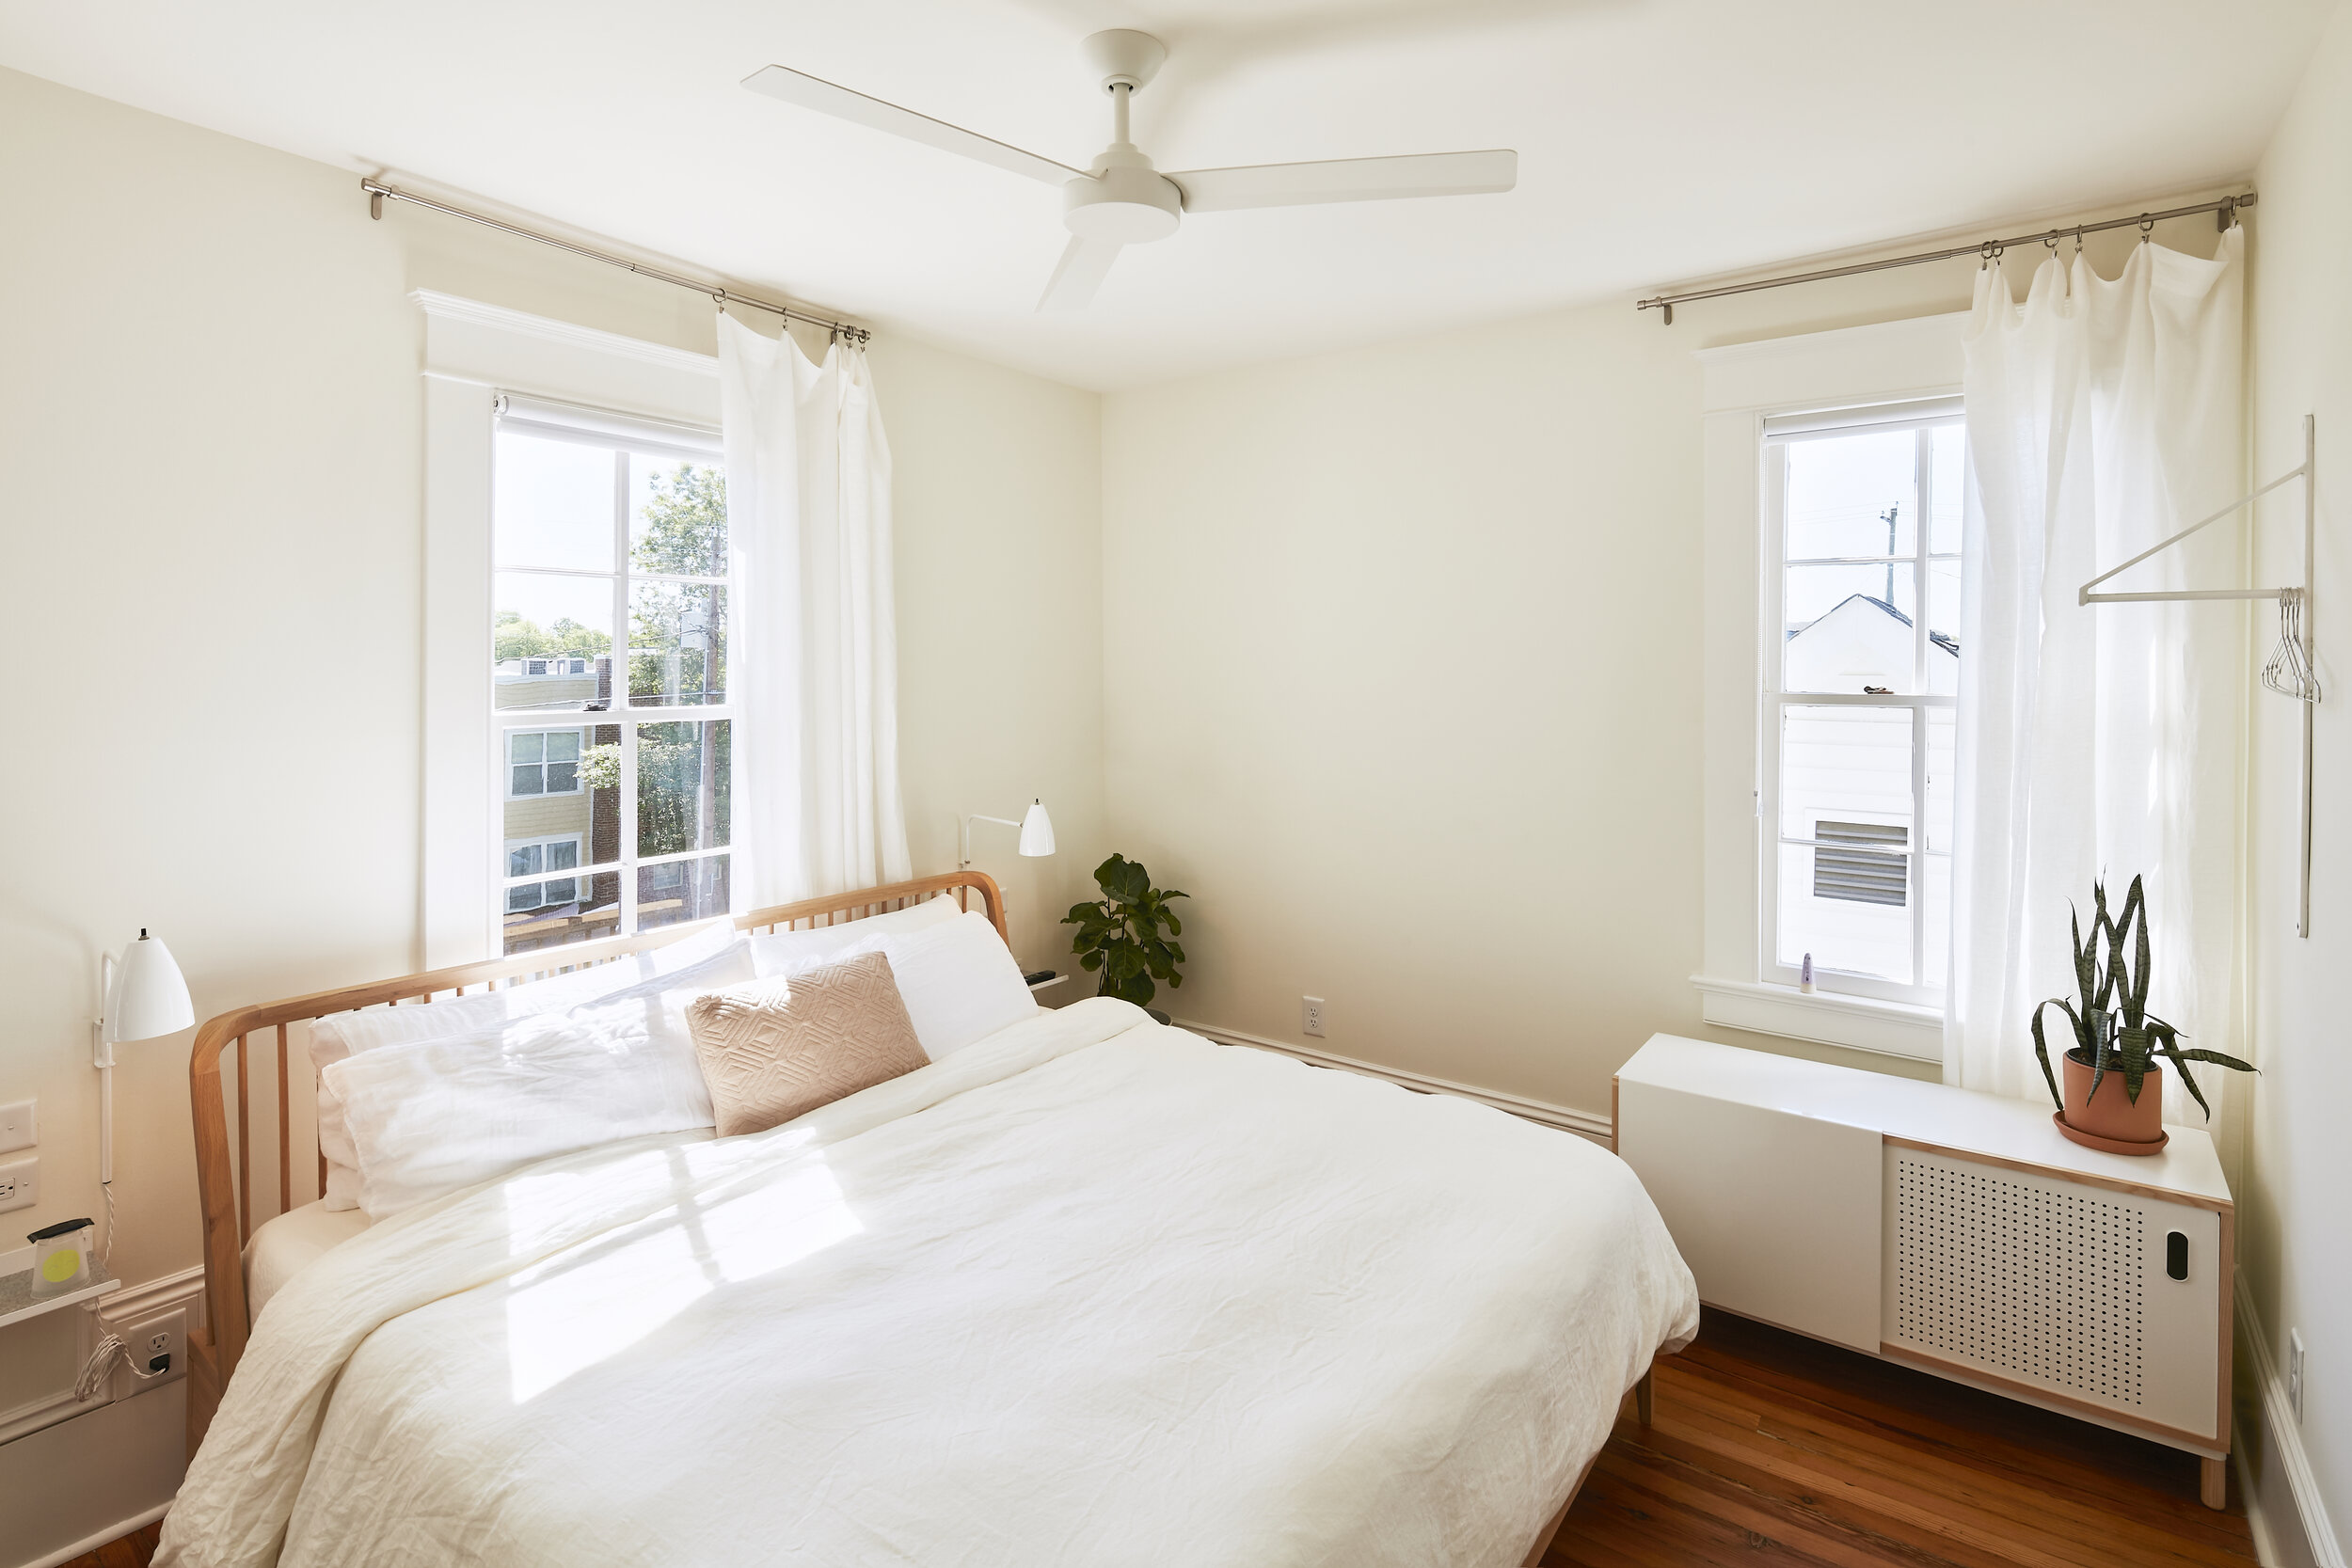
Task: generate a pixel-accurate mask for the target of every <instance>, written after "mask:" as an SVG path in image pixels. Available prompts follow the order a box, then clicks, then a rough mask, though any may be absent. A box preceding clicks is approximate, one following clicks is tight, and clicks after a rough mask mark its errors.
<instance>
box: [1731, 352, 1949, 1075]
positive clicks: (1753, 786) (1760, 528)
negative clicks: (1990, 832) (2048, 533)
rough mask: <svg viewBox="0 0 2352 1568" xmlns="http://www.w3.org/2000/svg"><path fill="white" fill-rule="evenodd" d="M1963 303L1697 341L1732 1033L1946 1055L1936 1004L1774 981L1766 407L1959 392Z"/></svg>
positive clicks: (1774, 411) (1777, 410)
mask: <svg viewBox="0 0 2352 1568" xmlns="http://www.w3.org/2000/svg"><path fill="white" fill-rule="evenodd" d="M1967 319H1968V318H1967V315H1966V313H1965V312H1964V311H1963V312H1954V313H1952V314H1949V315H1941V316H1923V317H1916V318H1914V319H1912V320H1909V321H1899V322H1884V323H1881V324H1878V325H1870V326H1854V327H1845V328H1841V329H1839V330H1837V331H1834V332H1816V333H1808V334H1805V335H1804V336H1801V337H1792V338H1778V339H1772V340H1768V341H1762V342H1754V343H1734V344H1730V345H1726V346H1724V347H1721V348H1709V349H1701V350H1699V351H1698V354H1697V356H1696V357H1697V359H1698V361H1699V365H1700V372H1701V378H1702V388H1703V389H1702V398H1701V411H1702V416H1703V417H1702V457H1701V461H1702V471H1703V476H1704V490H1705V513H1704V519H1705V533H1704V547H1703V549H1702V552H1701V555H1702V560H1703V562H1704V565H1703V567H1702V571H1701V583H1700V593H1701V608H1700V614H1699V621H1700V625H1701V626H1702V628H1703V630H1702V638H1703V643H1704V655H1703V668H1704V687H1705V692H1704V711H1705V719H1704V724H1705V734H1706V749H1705V758H1706V761H1705V773H1704V784H1703V812H1704V819H1705V825H1704V841H1705V847H1704V865H1705V937H1704V942H1703V947H1702V958H1701V963H1700V972H1699V973H1698V974H1695V975H1693V976H1692V984H1693V985H1695V986H1696V987H1697V988H1698V991H1699V997H1700V1015H1701V1017H1703V1018H1704V1019H1705V1020H1706V1022H1709V1023H1714V1024H1720V1025H1722V1026H1724V1027H1726V1028H1735V1029H1750V1030H1755V1031H1756V1032H1758V1033H1762V1034H1771V1035H1783V1036H1787V1037H1791V1038H1795V1039H1805V1040H1819V1041H1823V1042H1826V1043H1829V1044H1833V1045H1842V1046H1848V1047H1851V1048H1853V1049H1855V1050H1860V1051H1873V1052H1879V1053H1883V1054H1886V1055H1893V1056H1905V1057H1911V1058H1914V1059H1916V1060H1926V1061H1935V1060H1939V1059H1941V1057H1942V1055H1943V1037H1944V1020H1943V1014H1942V1012H1941V1011H1940V1010H1939V1009H1936V1008H1932V1007H1925V1006H1917V1005H1915V1004H1912V1003H1907V1002H1897V1001H1885V1000H1880V999H1877V998H1872V997H1863V996H1853V995H1846V994H1839V993H1833V992H1826V991H1820V990H1817V991H1814V992H1812V993H1811V994H1809V995H1808V994H1806V993H1805V992H1804V991H1801V990H1798V989H1797V988H1796V987H1794V986H1789V985H1781V984H1775V983H1773V982H1772V980H1770V979H1769V978H1768V975H1769V970H1768V966H1767V962H1766V959H1767V955H1766V954H1765V952H1764V949H1763V935H1764V928H1765V926H1764V920H1763V905H1762V897H1763V892H1764V888H1765V886H1766V885H1767V884H1766V878H1765V871H1764V857H1765V855H1766V854H1767V853H1768V852H1771V851H1772V849H1773V848H1774V847H1775V845H1774V843H1773V841H1774V840H1775V839H1776V837H1777V834H1773V833H1768V832H1767V829H1769V828H1770V827H1772V824H1770V823H1768V822H1766V821H1765V820H1764V818H1763V816H1761V815H1760V811H1759V802H1760V800H1761V798H1762V790H1763V781H1764V771H1763V770H1764V768H1765V765H1766V752H1765V750H1764V747H1765V743H1766V739H1767V737H1766V736H1764V734H1763V726H1762V711H1763V707H1762V705H1761V704H1760V703H1759V702H1758V701H1757V694H1758V693H1759V692H1760V691H1761V690H1762V689H1763V664H1762V660H1763V657H1764V641H1763V626H1764V625H1765V621H1764V610H1765V605H1764V599H1765V596H1766V591H1767V590H1766V584H1767V582H1768V580H1769V578H1768V576H1767V565H1768V563H1767V562H1766V560H1765V545H1766V539H1765V528H1764V516H1763V505H1762V501H1763V488H1762V485H1763V434H1764V420H1765V419H1766V417H1767V416H1775V415H1776V416H1787V415H1789V414H1791V413H1798V412H1803V411H1804V410H1807V409H1823V410H1827V409H1838V408H1852V407H1857V406H1860V405H1862V404H1870V403H1905V402H1913V401H1917V400H1922V399H1928V398H1936V397H1949V396H1952V395H1954V394H1955V393H1957V392H1958V391H1959V390H1960V379H1961V359H1962V352H1961V332H1962V329H1963V327H1964V325H1966V323H1967Z"/></svg>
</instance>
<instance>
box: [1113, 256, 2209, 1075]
mask: <svg viewBox="0 0 2352 1568" xmlns="http://www.w3.org/2000/svg"><path fill="white" fill-rule="evenodd" d="M2086 215H2092V216H2095V215H2098V214H2086ZM2042 221H2043V222H2046V221H2048V220H2047V219H2046V218H2045V219H2042ZM2029 227H2031V225H2030V224H2020V225H2018V228H2029ZM2008 231H2010V232H2015V231H2017V230H2015V229H2012V230H2008ZM2163 237H2164V239H2165V241H2166V243H2168V244H2171V245H2178V246H2180V247H2182V248H2185V249H2190V250H2200V251H2209V250H2210V248H2211V246H2212V244H2213V241H2214V230H2213V227H2212V225H2211V223H2210V221H2209V220H2208V221H2203V222H2191V223H2180V224H2174V225H2170V226H2168V229H2167V230H2166V232H2165V234H2164V236H2163ZM2132 239H2133V236H2132V235H2131V234H2130V233H2129V232H2128V231H2126V232H2125V233H2122V234H2119V235H2107V236H2096V237H2094V238H2093V240H2092V258H2093V261H2094V262H2095V263H2097V264H2099V265H2101V267H2102V270H2103V271H2106V272H2107V273H2110V274H2111V273H2112V272H2114V271H2115V270H2116V268H2117V267H2118V266H2120V264H2121V259H2122V252H2123V251H2124V249H2126V248H2127V247H2128V245H2130V244H2131V243H2132ZM1906 248H1911V247H1906ZM1970 284H1971V269H1970V268H1969V266H1968V265H1967V264H1966V263H1965V262H1957V263H1947V264H1944V265H1939V266H1927V267H1918V268H1912V269H1904V270H1900V271H1892V272H1887V273H1881V274H1876V275H1871V276H1867V277H1854V278H1850V279H1846V280H1843V281H1841V282H1839V283H1836V284H1834V285H1829V286H1816V287H1807V288H1792V289H1788V290H1785V291H1778V292H1774V293H1764V294H1756V295H1750V296H1745V297H1743V298H1736V299H1724V300H1717V301H1711V302H1708V303H1705V304H1699V305H1692V306H1687V307H1685V308H1684V309H1682V310H1681V311H1680V312H1679V319H1678V320H1677V323H1676V325H1673V326H1671V327H1667V326H1664V325H1661V322H1660V320H1659V317H1658V314H1657V312H1655V311H1650V312H1645V313H1642V314H1639V315H1637V314H1636V312H1635V311H1634V310H1633V309H1632V308H1631V305H1630V302H1622V301H1621V302H1613V303H1610V304H1606V305H1601V306H1595V307H1592V308H1590V309H1578V310H1565V311H1559V312H1554V313H1551V314H1547V315H1541V316H1534V317H1530V318H1526V319H1523V320H1518V321H1511V322H1505V323H1501V324H1498V325H1491V326H1486V327H1481V328H1477V329H1473V330H1469V331H1462V332H1454V333H1450V334H1447V335H1445V336H1442V337H1429V338H1422V339H1418V340H1413V341H1400V342H1393V343H1388V344H1383V345H1379V346H1376V347H1372V348H1366V349H1360V350H1356V351H1351V352H1346V353H1338V354H1330V355H1324V356H1316V357H1312V358H1306V359H1298V360H1292V361H1287V362H1283V363H1279V364H1270V365H1263V366H1255V367H1249V368H1246V369H1240V370H1233V371H1229V372H1219V373H1216V374H1210V375H1203V376H1200V377H1196V378H1192V379H1189V380H1185V381H1181V382H1177V383H1172V384H1169V385H1165V386H1160V387H1153V388H1143V389H1139V390H1135V391H1125V392H1117V393H1113V394H1110V395H1109V396H1107V397H1106V398H1105V399H1104V415H1103V431H1104V459H1103V472H1104V555H1103V569H1104V704H1105V707H1104V745H1105V753H1104V787H1105V800H1107V801H1108V803H1109V809H1110V829H1111V836H1112V839H1113V841H1114V844H1115V847H1118V848H1120V849H1121V850H1124V851H1125V852H1127V853H1129V854H1131V855H1135V856H1138V857H1140V858H1141V859H1142V860H1143V861H1144V862H1145V863H1147V864H1148V865H1149V866H1150V867H1151V868H1152V873H1153V876H1154V878H1155V879H1156V880H1158V881H1159V882H1160V883H1161V884H1162V885H1171V884H1172V885H1174V886H1178V887H1181V888H1184V890H1185V891H1186V892H1188V893H1190V894H1191V895H1193V903H1192V904H1191V905H1190V906H1189V907H1188V908H1186V926H1185V931H1184V944H1185V946H1186V948H1187V950H1188V952H1189V954H1190V956H1191V958H1192V963H1191V966H1190V971H1189V976H1188V980H1187V983H1186V985H1185V987H1184V990H1182V991H1181V992H1179V993H1177V994H1176V995H1175V997H1174V998H1173V999H1172V1000H1170V1001H1168V1004H1167V1005H1168V1006H1169V1008H1170V1010H1171V1011H1173V1012H1174V1013H1175V1014H1176V1016H1178V1017H1179V1018H1185V1019H1192V1020H1197V1021H1200V1022H1204V1023H1209V1024H1213V1025H1217V1026H1221V1027H1224V1028H1227V1029H1231V1030H1234V1031H1238V1032H1240V1033H1244V1034H1249V1035H1255V1036H1259V1037H1267V1038H1272V1039H1277V1040H1281V1041H1287V1042H1293V1043H1302V1042H1304V1040H1305V1037H1304V1036H1302V1034H1301V1033H1300V1029H1299V1022H1300V1019H1299V998H1300V997H1301V996H1302V995H1315V996H1320V997H1323V998H1324V999H1325V1000H1326V1001H1327V1019H1328V1030H1327V1037H1325V1038H1324V1039H1323V1040H1321V1041H1319V1042H1314V1043H1316V1044H1317V1045H1319V1046H1320V1047H1321V1048H1322V1049H1325V1050H1327V1051H1329V1052H1331V1053H1336V1054H1340V1055H1344V1056H1351V1057H1355V1058H1358V1059H1360V1060H1367V1061H1372V1062H1376V1063H1379V1064H1381V1065H1384V1066H1389V1067H1394V1068H1400V1069H1406V1070H1407V1071H1411V1072H1417V1073H1421V1074H1424V1075H1427V1076H1433V1077H1438V1078H1447V1079H1453V1080H1456V1081H1459V1082H1466V1083H1470V1084H1473V1085H1480V1086H1483V1087H1486V1088H1491V1089H1499V1090H1502V1091H1504V1092H1507V1093H1511V1094H1516V1095H1520V1096H1525V1097H1529V1098H1533V1099H1535V1100H1540V1101H1549V1102H1551V1103H1554V1104H1560V1105H1565V1106H1567V1107H1570V1108H1572V1109H1576V1110H1581V1111H1585V1112H1597V1113H1599V1114H1601V1115H1603V1116H1605V1115H1606V1114H1607V1112H1608V1109H1609V1102H1610V1101H1609V1080H1610V1076H1611V1074H1612V1073H1613V1071H1614V1070H1615V1069H1616V1067H1617V1065H1618V1064H1619V1063H1621V1062H1623V1061H1624V1060H1625V1059H1626V1058H1627V1057H1628V1056H1629V1055H1630V1054H1632V1053H1633V1051H1634V1050H1635V1049H1636V1048H1637V1047H1639V1046H1640V1044H1641V1043H1642V1041H1643V1040H1644V1039H1645V1038H1646V1037H1648V1036H1649V1035H1650V1034H1652V1033H1653V1032H1656V1031H1659V1030H1669V1031H1674V1032H1677V1033H1682V1034H1688V1035H1693V1036H1697V1037H1706V1038H1715V1039H1723V1040H1727V1041H1732V1042H1735V1043H1741V1044H1748V1045H1754V1046H1758V1047H1760V1048H1763V1049H1767V1050H1774V1051H1782V1052H1790V1053H1800V1054H1804V1055H1810V1056H1815V1057H1818V1058H1820V1059H1825V1060H1836V1061H1844V1062H1847V1063H1850V1064H1853V1065H1861V1066H1869V1067H1876V1068H1880V1069H1885V1070H1890V1071H1897V1072H1903V1073H1907V1074H1910V1075H1913V1076H1922V1077H1929V1076H1933V1075H1935V1073H1936V1071H1937V1069H1936V1066H1935V1065H1934V1064H1932V1063H1927V1062H1919V1061H1915V1060H1904V1059H1901V1058H1896V1057H1891V1056H1883V1055H1866V1054H1864V1053H1858V1052H1848V1051H1843V1050H1841V1049H1840V1048H1836V1047H1830V1046H1812V1045H1807V1044H1804V1043H1801V1042H1798V1041H1794V1040H1788V1039H1781V1038H1778V1037H1767V1036H1759V1035H1749V1034H1743V1033H1740V1032H1737V1031H1726V1030H1722V1029H1717V1028H1712V1027H1709V1026H1707V1025H1704V1024H1702V1023H1701V1022H1700V1019H1699V1006H1698V998H1697V994H1696V992H1695V991H1694V990H1693V989H1692V985H1691V976H1692V974H1695V973H1696V972H1697V971H1698V970H1699V968H1700V966H1701V955H1700V942H1701V926H1702V911H1701V879H1700V874H1701V862H1700V847H1701V834H1702V818H1701V808H1700V789H1701V784H1702V779H1701V754H1702V734H1701V720H1702V713H1701V699H1702V689H1701V687H1702V679H1703V673H1702V663H1701V657H1700V653H1701V645H1702V641H1703V640H1704V639H1705V638H1706V637H1708V635H1709V634H1710V628H1709V627H1708V626H1706V624H1705V617H1704V616H1703V615H1702V614H1701V613H1700V603H1699V579H1700V564H1701V553H1700V551H1701V497H1700V469H1701V438H1700V433H1701V424H1700V408H1701V384H1700V372H1699V366H1698V364H1697V363H1696V362H1695V360H1694V359H1693V358H1692V351H1693V350H1696V349H1699V348H1702V347H1706V346H1709V345H1712V344H1716V343H1723V342H1732V341H1746V340H1752V339H1761V338H1769V337H1777V336H1782V335H1787V334H1791V333H1799V332H1812V331H1819V330H1823V329H1826V328H1831V327H1837V326H1847V325H1859V324H1862V323H1866V322H1872V321H1884V320H1892V319H1899V318H1907V317H1913V316H1921V315H1931V314H1935V313H1939V312H1943V311H1949V310H1955V309H1964V308H1965V307H1966V306H1967V303H1968V294H1969V289H1970ZM1180 908H1185V907H1184V906H1180Z"/></svg>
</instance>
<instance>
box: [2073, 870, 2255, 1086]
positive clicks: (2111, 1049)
mask: <svg viewBox="0 0 2352 1568" xmlns="http://www.w3.org/2000/svg"><path fill="white" fill-rule="evenodd" d="M2090 895H2091V908H2092V914H2091V920H2090V938H2089V939H2088V940H2085V938H2084V936H2083V927H2082V911H2079V910H2077V911H2074V913H2073V914H2072V915H2070V916H2069V917H2068V923H2069V925H2070V927H2072V933H2073V940H2074V984H2075V987H2076V990H2077V993H2078V995H2077V997H2076V998H2074V999H2070V998H2067V997H2063V996H2053V997H2051V998H2050V999H2049V1000H2048V1001H2046V1002H2044V1003H2042V1006H2038V1007H2036V1008H2035V1009H2034V1010H2033V1053H2034V1057H2035V1059H2036V1060H2038V1061H2039V1062H2041V1064H2042V1082H2043V1083H2045V1084H2047V1085H2049V1086H2050V1100H2051V1102H2052V1103H2053V1104H2055V1105H2057V1107H2058V1113H2059V1114H2060V1115H2061V1116H2062V1115H2064V1114H2065V1111H2066V1098H2065V1096H2063V1095H2061V1094H2060V1093H2058V1077H2057V1075H2056V1074H2055V1073H2053V1072H2052V1071H2051V1070H2050V1050H2049V1046H2048V1045H2047V1043H2045V1041H2044V1040H2043V1038H2042V1014H2043V1013H2045V1012H2047V1011H2048V1010H2049V1009H2050V1008H2052V1007H2056V1008H2058V1010H2059V1011H2061V1012H2063V1013H2064V1014H2065V1015H2066V1022H2067V1024H2068V1026H2069V1027H2070V1028H2071V1029H2072V1030H2073V1032H2074V1049H2075V1050H2078V1051H2080V1052H2081V1053H2083V1055H2084V1057H2085V1059H2087V1060H2088V1061H2089V1062H2090V1094H2092V1095H2095V1094H2097V1093H2098V1092H2099V1085H2100V1084H2101V1082H2102V1081H2104V1080H2105V1079H2106V1075H2107V1069H2109V1068H2113V1069H2116V1070H2118V1071H2120V1072H2122V1074H2123V1092H2124V1094H2125V1095H2127V1096H2129V1097H2130V1099H2131V1101H2132V1102H2133V1103H2134V1104H2137V1103H2138V1102H2139V1088H2140V1085H2141V1083H2142V1082H2143V1081H2144V1080H2145V1079H2146V1077H2147V1074H2148V1069H2149V1068H2150V1067H2151V1066H2153V1063H2154V1060H2155V1058H2156V1057H2157V1056H2159V1055H2161V1056H2163V1057H2165V1058H2166V1059H2167V1060H2169V1062H2171V1064H2172V1067H2173V1070H2174V1071H2176V1072H2178V1073H2179V1074H2180V1075H2181V1082H2182V1083H2183V1084H2184V1085H2186V1086H2187V1088H2188V1092H2189V1093H2190V1094H2191V1095H2192V1096H2194V1097H2195V1098H2196V1101H2197V1103H2198V1105H2199V1106H2201V1108H2202V1109H2203V1111H2204V1113H2205V1115H2206V1116H2207V1117H2211V1116H2212V1115H2213V1107H2212V1106H2211V1105H2209V1104H2207V1103H2206V1101H2205V1095H2204V1091H2203V1090H2201V1089H2200V1088H2199V1087H2198V1086H2197V1080H2196V1078H2195V1077H2193V1076H2192V1075H2191V1074H2190V1072H2189V1070H2188V1064H2189V1063H2191V1062H2211V1063H2213V1064H2214V1065H2215V1066H2217V1067H2225V1068H2228V1069H2230V1070H2232V1071H2233V1072H2251V1071H2253V1070H2254V1066H2253V1064H2252V1063H2250V1062H2242V1061H2240V1060H2238V1059H2237V1058H2236V1057H2235V1056H2227V1055H2224V1054H2222V1053H2220V1052H2218V1051H2203V1050H2193V1051H2192V1050H2184V1049H2182V1046H2181V1032H2180V1031H2179V1030H2178V1029H2175V1028H2174V1027H2173V1026H2172V1025H2171V1024H2169V1023H2167V1022H2165V1021H2164V1020H2162V1019H2160V1018H2157V1017H2155V1016H2154V1015H2153V1014H2152V1013H2150V1012H2149V1011H2148V978H2149V972H2150V970H2151V968H2152V967H2153V966H2152V964H2151V961H2150V958H2149V954H2148V905H2147V900H2146V899H2145V898H2144V897H2143V896H2142V895H2141V890H2140V879H2138V878H2137V877H2134V878H2133V879H2132V886H2131V891H2130V892H2128V893H2126V894H2125V895H2123V910H2122V914H2121V915H2120V916H2117V915H2110V914H2109V913H2108V912H2107V887H2106V883H2105V882H2094V883H2092V884H2091V890H2090ZM2127 937H2130V938H2132V939H2133V942H2132V953H2131V956H2130V957H2129V958H2126V957H2125V956H2124V942H2125V939H2126V938H2127ZM2076 1000H2079V1001H2080V1002H2081V1004H2082V1006H2081V1007H2080V1008H2079V1009H2077V1008H2076V1006H2075V1001H2076ZM2119 1015H2120V1016H2119ZM2089 1102H2090V1101H2089V1097H2086V1098H2085V1101H2084V1103H2086V1104H2088V1103H2089Z"/></svg>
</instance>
